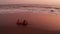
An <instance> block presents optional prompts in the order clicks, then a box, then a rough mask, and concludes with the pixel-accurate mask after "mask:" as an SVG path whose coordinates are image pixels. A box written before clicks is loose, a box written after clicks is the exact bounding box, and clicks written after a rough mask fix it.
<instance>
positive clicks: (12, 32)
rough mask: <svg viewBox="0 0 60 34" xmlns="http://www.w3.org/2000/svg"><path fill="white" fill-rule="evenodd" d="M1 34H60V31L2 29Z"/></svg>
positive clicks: (24, 27)
mask: <svg viewBox="0 0 60 34" xmlns="http://www.w3.org/2000/svg"><path fill="white" fill-rule="evenodd" d="M0 34H60V31H48V30H43V29H38V28H34V27H30V26H29V27H28V26H20V27H0Z"/></svg>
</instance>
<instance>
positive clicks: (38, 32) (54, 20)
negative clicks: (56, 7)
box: [0, 13, 60, 34]
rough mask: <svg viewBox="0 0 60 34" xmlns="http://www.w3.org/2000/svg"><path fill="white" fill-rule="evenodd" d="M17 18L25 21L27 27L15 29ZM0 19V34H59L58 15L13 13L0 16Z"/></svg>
mask: <svg viewBox="0 0 60 34" xmlns="http://www.w3.org/2000/svg"><path fill="white" fill-rule="evenodd" d="M17 16H18V17H17ZM18 18H19V19H20V21H22V20H21V18H22V19H26V20H27V21H28V23H29V24H28V25H29V26H28V27H23V26H21V27H19V28H18V27H16V22H17V19H18ZM0 19H1V20H0V34H60V15H59V14H58V15H52V14H41V13H14V14H4V15H0Z"/></svg>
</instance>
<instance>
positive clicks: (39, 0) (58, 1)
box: [0, 0, 60, 5]
mask: <svg viewBox="0 0 60 34" xmlns="http://www.w3.org/2000/svg"><path fill="white" fill-rule="evenodd" d="M11 3H13V4H15V3H17V4H52V5H53V4H54V5H60V0H0V4H11Z"/></svg>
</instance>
